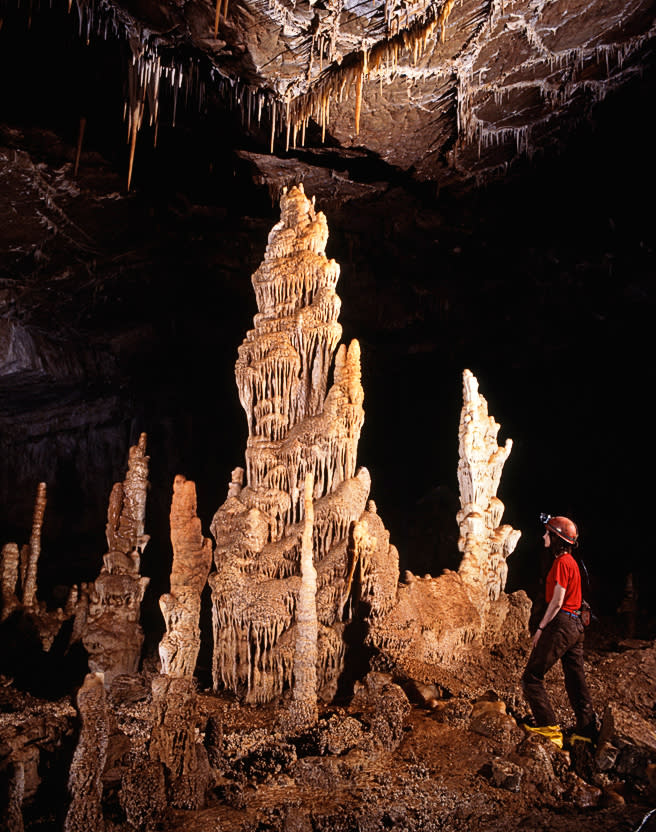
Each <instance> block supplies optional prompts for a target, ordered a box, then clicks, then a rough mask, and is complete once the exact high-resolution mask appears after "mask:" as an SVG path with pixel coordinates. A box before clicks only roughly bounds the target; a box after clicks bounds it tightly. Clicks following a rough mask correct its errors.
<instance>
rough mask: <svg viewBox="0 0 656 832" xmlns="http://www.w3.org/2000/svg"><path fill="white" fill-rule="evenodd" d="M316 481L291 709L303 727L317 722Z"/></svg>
mask: <svg viewBox="0 0 656 832" xmlns="http://www.w3.org/2000/svg"><path fill="white" fill-rule="evenodd" d="M313 489H314V478H313V476H312V474H310V473H308V474H306V476H305V524H304V526H303V538H302V542H301V586H300V589H299V592H298V606H297V614H296V619H297V622H298V626H297V629H296V652H295V654H294V691H293V700H292V710H293V712H294V716H295V717H296V720H297V722H298V723H300V724H312V723H315V722H316V721H317V716H318V713H317V634H318V629H319V626H318V621H317V570H316V569H315V568H314V564H313V562H312V527H313V525H314V505H313V502H312V491H313Z"/></svg>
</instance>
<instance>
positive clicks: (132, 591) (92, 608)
mask: <svg viewBox="0 0 656 832" xmlns="http://www.w3.org/2000/svg"><path fill="white" fill-rule="evenodd" d="M147 489H148V457H147V456H146V434H145V433H142V434H141V436H140V438H139V442H138V444H137V445H134V446H132V447H131V448H130V453H129V459H128V471H127V474H126V477H125V481H124V482H123V483H116V484H115V485H114V488H113V489H112V493H111V497H110V500H109V508H108V511H107V527H106V532H107V546H108V551H107V554H106V555H105V556H104V557H103V566H102V569H101V571H100V575H99V576H98V577H97V578H96V580H95V581H94V582H93V583H92V584H90V585H86V586H84V588H83V589H84V594H85V596H86V598H85V599H84V600H83V601H82V603H81V604H80V606H79V610H78V620H77V621H76V626H75V631H76V633H77V632H80V633H81V634H82V643H83V644H84V646H85V648H86V650H87V652H88V654H89V669H90V670H93V671H97V672H102V673H103V674H104V680H105V685H106V686H108V687H109V686H110V685H111V682H112V681H113V679H114V678H115V677H116V676H118V675H121V674H124V673H128V674H129V673H135V672H136V671H137V670H138V667H139V659H140V657H141V647H142V644H143V632H142V629H141V625H140V624H139V616H140V610H141V601H142V599H143V596H144V592H145V590H146V586H147V585H148V582H149V578H145V577H142V576H141V574H140V572H139V569H140V564H141V553H142V552H143V549H144V547H145V546H146V544H147V543H148V535H146V534H144V518H145V507H146V492H147ZM82 617H84V620H80V619H81V618H82Z"/></svg>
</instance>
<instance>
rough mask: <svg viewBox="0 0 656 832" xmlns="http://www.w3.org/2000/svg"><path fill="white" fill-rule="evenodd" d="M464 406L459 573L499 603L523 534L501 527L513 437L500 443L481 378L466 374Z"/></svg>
mask: <svg viewBox="0 0 656 832" xmlns="http://www.w3.org/2000/svg"><path fill="white" fill-rule="evenodd" d="M463 399H464V401H463V406H462V412H461V415H460V431H459V440H460V442H459V453H460V461H459V462H458V483H459V485H460V511H459V512H458V515H457V521H458V525H459V526H460V539H459V540H458V548H459V549H460V551H461V552H462V553H463V557H462V561H461V563H460V568H459V570H458V574H459V575H460V576H461V578H462V579H463V580H464V581H465V583H467V584H468V585H469V586H470V587H471V588H472V589H476V588H477V589H479V590H480V591H481V592H482V593H484V594H485V595H486V596H487V597H488V598H489V599H490V600H492V601H495V600H496V599H497V598H499V596H500V595H501V593H502V592H503V590H504V588H505V586H506V578H507V576H508V566H507V564H506V558H507V557H508V556H509V555H511V554H512V552H513V551H514V550H515V546H516V545H517V541H518V540H519V538H520V536H521V532H520V531H517V530H516V529H513V528H512V526H509V525H503V526H502V525H501V517H502V516H503V510H504V505H503V503H502V502H501V500H500V499H499V498H498V497H497V490H498V488H499V482H500V480H501V473H502V471H503V466H504V463H505V461H506V459H508V455H509V454H510V451H511V449H512V439H507V440H506V444H505V446H504V447H503V448H501V447H499V445H497V434H498V433H499V425H498V424H497V423H496V422H495V421H494V419H493V418H492V416H489V415H488V412H487V402H486V401H485V399H484V398H483V396H481V395H480V393H479V392H478V381H477V380H476V378H475V376H474V375H472V373H471V372H470V371H469V370H465V371H464V373H463Z"/></svg>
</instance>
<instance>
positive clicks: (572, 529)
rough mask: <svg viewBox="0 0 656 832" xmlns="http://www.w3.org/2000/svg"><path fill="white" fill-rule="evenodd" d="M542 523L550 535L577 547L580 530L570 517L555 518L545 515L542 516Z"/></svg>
mask: <svg viewBox="0 0 656 832" xmlns="http://www.w3.org/2000/svg"><path fill="white" fill-rule="evenodd" d="M540 522H541V523H542V524H543V525H544V526H545V528H546V530H547V531H548V532H549V533H550V534H555V535H557V536H558V537H560V538H561V539H562V540H564V541H565V542H566V543H570V544H571V545H572V546H576V544H577V541H578V539H579V530H578V528H577V526H576V523H574V521H573V520H570V519H569V517H553V516H552V515H551V514H544V513H543V514H541V515H540Z"/></svg>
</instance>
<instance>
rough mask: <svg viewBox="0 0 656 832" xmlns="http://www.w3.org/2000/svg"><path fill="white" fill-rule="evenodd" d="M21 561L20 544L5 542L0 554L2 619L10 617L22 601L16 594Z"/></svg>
mask: <svg viewBox="0 0 656 832" xmlns="http://www.w3.org/2000/svg"><path fill="white" fill-rule="evenodd" d="M19 562H20V552H19V550H18V545H17V544H16V543H5V545H4V546H3V547H2V554H1V555H0V580H1V582H2V583H1V591H2V612H1V613H0V615H1V616H2V620H4V619H5V618H8V617H9V615H11V613H12V611H13V610H14V609H15V608H16V607H17V606H18V605H19V603H20V602H19V600H18V598H17V596H16V585H17V582H18V565H19Z"/></svg>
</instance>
